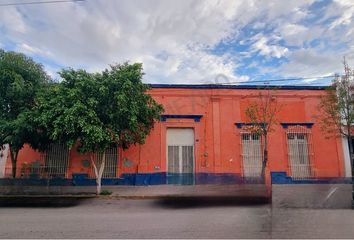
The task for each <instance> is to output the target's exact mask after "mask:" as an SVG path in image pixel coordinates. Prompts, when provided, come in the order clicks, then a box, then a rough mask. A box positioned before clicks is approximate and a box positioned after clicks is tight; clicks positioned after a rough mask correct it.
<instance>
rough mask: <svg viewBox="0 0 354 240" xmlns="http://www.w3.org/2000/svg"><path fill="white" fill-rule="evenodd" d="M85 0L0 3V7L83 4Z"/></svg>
mask: <svg viewBox="0 0 354 240" xmlns="http://www.w3.org/2000/svg"><path fill="white" fill-rule="evenodd" d="M84 1H86V0H53V1H33V2H17V3H0V7H7V6H18V5H34V4H37V5H38V4H51V3H69V2H71V3H73V2H84Z"/></svg>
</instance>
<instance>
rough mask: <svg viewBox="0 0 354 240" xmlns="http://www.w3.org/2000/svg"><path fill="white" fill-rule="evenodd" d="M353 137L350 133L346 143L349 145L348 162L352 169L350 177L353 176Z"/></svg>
mask: <svg viewBox="0 0 354 240" xmlns="http://www.w3.org/2000/svg"><path fill="white" fill-rule="evenodd" d="M352 141H353V137H352V136H351V135H349V136H348V145H349V156H350V164H351V169H352V177H354V158H353V156H354V153H353V144H352Z"/></svg>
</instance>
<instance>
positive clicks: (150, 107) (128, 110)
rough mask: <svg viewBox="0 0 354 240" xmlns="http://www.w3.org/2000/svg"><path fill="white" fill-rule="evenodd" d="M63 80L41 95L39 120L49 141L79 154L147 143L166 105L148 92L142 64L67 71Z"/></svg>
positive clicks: (62, 73) (64, 71)
mask: <svg viewBox="0 0 354 240" xmlns="http://www.w3.org/2000/svg"><path fill="white" fill-rule="evenodd" d="M60 76H61V77H62V79H63V81H62V82H60V83H58V84H53V85H51V86H50V87H49V88H48V90H47V91H44V92H42V94H41V95H40V96H39V98H38V102H37V106H36V112H37V113H36V115H37V118H36V122H37V123H38V125H40V126H41V129H42V130H43V131H47V133H48V135H49V138H50V139H52V140H53V141H59V142H62V143H65V144H67V145H68V146H70V147H71V146H73V144H74V143H76V142H78V143H79V145H78V151H80V152H82V153H86V152H103V151H104V150H105V149H107V148H109V147H112V146H120V147H122V148H128V147H129V146H130V145H131V144H136V143H144V141H145V138H146V136H147V135H148V134H149V133H150V130H151V129H152V128H153V125H154V121H155V120H158V119H159V116H160V113H161V111H162V106H161V105H159V104H158V103H156V102H155V101H154V100H153V98H152V97H151V96H150V95H148V94H146V91H147V90H148V89H149V87H148V85H146V84H144V83H142V81H141V80H142V76H143V72H142V65H141V64H137V63H136V64H128V63H125V64H120V65H114V66H111V67H110V69H106V70H104V71H103V72H102V73H88V72H86V71H85V70H73V69H68V70H63V71H61V72H60Z"/></svg>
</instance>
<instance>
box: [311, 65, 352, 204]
mask: <svg viewBox="0 0 354 240" xmlns="http://www.w3.org/2000/svg"><path fill="white" fill-rule="evenodd" d="M343 65H344V74H343V75H341V76H339V75H337V76H336V77H335V79H334V80H333V82H332V85H331V86H330V87H329V88H328V89H327V90H326V94H325V95H323V96H322V97H321V100H320V103H319V105H318V108H319V113H320V115H319V116H318V118H319V120H320V125H321V129H322V131H323V132H324V133H326V134H327V137H331V136H332V137H333V136H334V137H344V138H346V139H347V141H348V145H349V156H350V162H351V172H352V177H354V150H353V144H352V143H353V138H354V136H353V125H354V69H352V68H350V67H349V65H348V64H347V62H346V60H345V58H344V60H343ZM353 179H354V178H353ZM352 198H353V203H354V185H353V197H352Z"/></svg>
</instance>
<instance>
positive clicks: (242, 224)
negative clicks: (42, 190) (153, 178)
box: [0, 199, 354, 238]
mask: <svg viewBox="0 0 354 240" xmlns="http://www.w3.org/2000/svg"><path fill="white" fill-rule="evenodd" d="M0 217H1V218H0V221H1V222H0V238H354V227H353V226H354V210H351V209H319V208H317V209H310V208H289V207H275V206H274V204H273V206H272V205H271V204H259V205H237V204H233V203H232V201H227V202H225V201H211V202H203V201H193V200H190V201H182V200H178V199H177V200H176V199H175V200H168V201H167V200H165V201H162V200H110V199H89V200H86V201H84V202H82V203H80V204H78V205H76V206H71V207H36V208H33V207H27V208H23V207H22V208H20V207H7V208H5V207H3V208H0Z"/></svg>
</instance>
